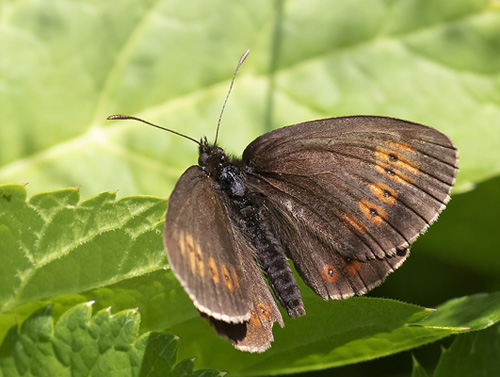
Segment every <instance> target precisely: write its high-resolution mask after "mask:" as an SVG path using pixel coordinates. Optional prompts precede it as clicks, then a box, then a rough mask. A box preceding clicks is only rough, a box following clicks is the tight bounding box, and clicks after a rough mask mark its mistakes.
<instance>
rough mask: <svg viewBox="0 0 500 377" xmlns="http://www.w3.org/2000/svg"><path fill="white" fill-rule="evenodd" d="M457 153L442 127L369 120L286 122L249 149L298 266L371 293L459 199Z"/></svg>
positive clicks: (313, 276) (350, 290)
mask: <svg viewBox="0 0 500 377" xmlns="http://www.w3.org/2000/svg"><path fill="white" fill-rule="evenodd" d="M457 159H458V152H457V150H456V148H455V147H454V145H453V143H452V142H451V140H450V139H449V138H448V137H447V136H446V135H444V134H442V133H441V132H439V131H437V130H435V129H432V128H430V127H426V126H423V125H420V124H416V123H411V122H406V121H402V120H398V119H393V118H385V117H368V116H357V117H343V118H332V119H325V120H319V121H314V122H307V123H302V124H298V125H293V126H289V127H284V128H281V129H279V130H276V131H272V132H270V133H267V134H265V135H263V136H261V137H259V138H257V139H256V140H255V141H253V142H252V143H251V144H250V145H249V146H248V147H247V149H246V150H245V152H244V154H243V162H244V163H245V164H248V165H249V166H251V167H252V178H251V179H250V182H251V183H250V184H251V186H252V188H253V189H255V190H257V191H260V192H262V193H263V194H264V195H265V197H266V199H267V201H268V207H269V208H271V209H272V210H271V212H272V213H273V215H272V216H271V218H272V219H273V220H272V222H273V224H274V227H275V228H276V233H277V234H279V235H280V237H281V239H282V241H283V243H284V244H285V245H286V247H287V249H288V252H289V254H290V256H291V258H292V260H293V261H294V263H295V265H296V267H297V269H298V270H299V272H300V273H301V275H302V276H303V277H304V279H305V281H306V283H308V284H309V285H310V286H311V287H312V288H313V289H314V290H315V291H316V292H317V293H318V294H320V295H321V296H323V297H331V298H337V297H345V296H348V295H352V294H354V293H356V294H359V293H364V292H365V291H366V290H367V289H370V288H372V287H373V286H374V285H376V284H378V283H380V282H381V281H382V280H383V278H384V277H385V275H387V274H388V273H389V272H391V271H392V270H393V269H395V268H397V267H398V266H399V265H400V264H401V263H402V261H404V259H405V258H406V256H407V254H408V251H407V249H408V248H409V246H410V244H411V243H412V242H414V241H415V239H416V237H418V235H419V234H421V233H422V232H423V231H425V229H426V228H427V227H428V225H429V224H430V223H432V222H433V221H434V220H435V219H436V217H437V215H438V214H439V213H440V212H441V211H442V209H444V205H445V204H446V202H447V201H448V200H449V191H450V189H451V186H452V184H453V183H454V181H455V175H456V172H457ZM297 235H299V236H297ZM329 266H332V267H335V268H330V267H329Z"/></svg>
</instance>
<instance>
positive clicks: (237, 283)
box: [231, 266, 240, 289]
mask: <svg viewBox="0 0 500 377" xmlns="http://www.w3.org/2000/svg"><path fill="white" fill-rule="evenodd" d="M231 277H232V278H233V283H234V286H235V287H236V289H240V281H239V280H238V275H237V274H236V270H235V269H234V267H232V266H231Z"/></svg>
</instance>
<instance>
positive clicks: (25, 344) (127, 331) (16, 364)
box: [0, 303, 223, 377]
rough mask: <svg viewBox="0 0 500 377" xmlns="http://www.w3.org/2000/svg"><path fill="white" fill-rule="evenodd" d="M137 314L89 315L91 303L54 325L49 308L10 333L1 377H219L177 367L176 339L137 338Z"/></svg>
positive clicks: (186, 363) (1, 353)
mask: <svg viewBox="0 0 500 377" xmlns="http://www.w3.org/2000/svg"><path fill="white" fill-rule="evenodd" d="M139 321H140V317H139V313H138V312H137V311H136V310H127V311H122V312H119V313H116V314H113V315H111V314H110V311H109V310H101V311H99V312H97V313H96V314H95V315H94V316H92V309H91V303H86V304H80V305H77V306H75V307H73V308H71V309H70V310H68V311H67V312H65V313H64V314H63V315H62V316H61V318H60V319H59V321H58V322H57V323H56V324H55V325H54V320H53V318H52V309H51V306H47V307H44V308H41V309H39V310H38V311H36V312H34V313H33V314H32V315H31V316H30V317H28V318H27V319H26V320H25V321H24V322H23V324H22V325H21V328H20V329H18V328H17V326H14V327H13V328H12V329H11V330H9V332H8V335H7V337H6V338H5V340H4V342H3V344H2V346H1V347H0V376H2V377H4V376H5V377H15V376H61V377H63V376H95V377H98V376H103V377H104V376H106V377H107V376H186V377H188V376H222V375H223V373H221V372H217V371H213V370H199V371H194V370H193V369H194V365H193V361H192V360H183V361H182V362H180V363H179V364H177V365H176V353H177V342H178V338H177V337H175V336H173V335H169V334H166V333H146V334H143V335H141V336H139Z"/></svg>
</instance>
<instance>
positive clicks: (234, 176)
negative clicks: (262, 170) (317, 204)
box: [217, 164, 305, 318]
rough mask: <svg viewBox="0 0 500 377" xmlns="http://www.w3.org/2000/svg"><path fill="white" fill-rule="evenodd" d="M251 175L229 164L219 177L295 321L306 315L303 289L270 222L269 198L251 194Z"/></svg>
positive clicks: (239, 219)
mask: <svg viewBox="0 0 500 377" xmlns="http://www.w3.org/2000/svg"><path fill="white" fill-rule="evenodd" d="M246 174H247V172H246V171H245V170H244V169H242V168H240V167H238V166H237V165H233V164H228V165H226V166H224V167H223V168H222V169H221V172H220V175H219V176H218V177H217V181H218V182H219V184H220V186H221V188H222V190H223V191H224V192H225V193H226V194H227V195H228V196H229V197H230V198H231V201H230V202H231V204H230V206H231V212H232V213H233V215H234V217H235V219H234V220H236V222H237V223H238V224H239V225H240V227H241V228H242V230H243V232H244V234H245V235H246V236H247V237H248V239H249V240H250V242H251V244H252V245H253V246H254V247H255V250H256V253H255V256H254V258H255V259H256V260H257V262H258V263H259V266H260V268H261V270H262V272H263V273H264V275H265V276H266V278H267V280H268V282H269V285H270V286H271V288H272V290H273V292H274V294H275V295H276V298H277V299H278V301H279V302H280V304H281V305H282V306H283V307H284V308H285V309H286V310H287V312H288V315H289V316H290V317H292V318H294V317H298V316H301V315H304V314H305V309H304V304H303V303H302V297H301V296H300V290H299V286H298V284H297V281H296V280H295V277H294V275H293V272H292V269H291V268H290V264H289V263H288V261H287V259H286V256H285V251H284V249H283V246H282V245H281V243H280V241H279V240H278V238H277V237H276V235H275V234H274V233H273V232H272V230H271V227H270V226H269V221H268V220H267V219H266V214H265V208H266V206H265V205H264V201H265V199H264V198H263V197H262V196H261V195H259V194H256V193H252V192H248V188H247V186H246V184H245V182H246Z"/></svg>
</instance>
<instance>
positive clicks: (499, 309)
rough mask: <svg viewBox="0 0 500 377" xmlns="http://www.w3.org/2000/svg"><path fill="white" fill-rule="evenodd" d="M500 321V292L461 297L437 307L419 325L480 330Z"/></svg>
mask: <svg viewBox="0 0 500 377" xmlns="http://www.w3.org/2000/svg"><path fill="white" fill-rule="evenodd" d="M498 321H500V292H495V293H489V294H486V293H482V294H476V295H473V296H466V297H460V298H456V299H453V300H450V301H448V302H445V303H444V304H442V305H440V306H438V307H437V309H436V311H435V312H434V313H432V314H431V315H429V316H428V317H427V318H425V319H423V320H422V321H420V322H419V323H418V325H419V326H425V327H427V328H431V327H433V328H440V329H458V330H460V329H463V330H480V329H485V328H487V327H489V326H492V325H494V324H495V323H497V322H498Z"/></svg>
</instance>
